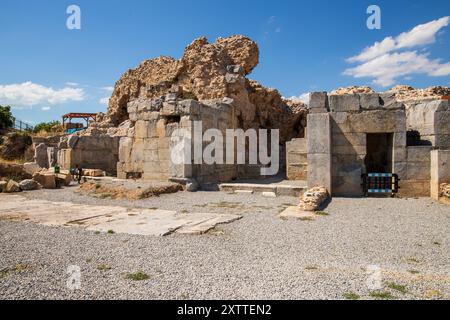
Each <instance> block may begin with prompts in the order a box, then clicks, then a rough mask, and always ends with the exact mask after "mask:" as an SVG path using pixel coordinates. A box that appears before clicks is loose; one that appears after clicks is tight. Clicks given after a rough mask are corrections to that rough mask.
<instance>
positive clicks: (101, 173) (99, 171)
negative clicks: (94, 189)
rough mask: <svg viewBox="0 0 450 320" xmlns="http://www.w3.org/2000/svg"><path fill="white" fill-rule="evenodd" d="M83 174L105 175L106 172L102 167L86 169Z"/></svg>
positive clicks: (92, 175)
mask: <svg viewBox="0 0 450 320" xmlns="http://www.w3.org/2000/svg"><path fill="white" fill-rule="evenodd" d="M83 176H86V177H104V176H105V173H104V172H103V170H100V169H84V170H83Z"/></svg>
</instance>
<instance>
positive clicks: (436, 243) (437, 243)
mask: <svg viewBox="0 0 450 320" xmlns="http://www.w3.org/2000/svg"><path fill="white" fill-rule="evenodd" d="M433 244H435V245H437V246H440V245H441V243H440V242H437V241H435V242H433Z"/></svg>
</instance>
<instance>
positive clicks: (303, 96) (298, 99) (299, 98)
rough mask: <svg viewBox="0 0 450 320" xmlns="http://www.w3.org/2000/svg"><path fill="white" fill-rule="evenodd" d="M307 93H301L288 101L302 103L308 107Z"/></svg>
mask: <svg viewBox="0 0 450 320" xmlns="http://www.w3.org/2000/svg"><path fill="white" fill-rule="evenodd" d="M309 94H310V93H309V92H306V93H302V94H300V95H299V96H293V97H290V98H289V100H292V101H295V102H302V103H304V104H307V105H309Z"/></svg>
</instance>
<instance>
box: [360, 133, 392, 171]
mask: <svg viewBox="0 0 450 320" xmlns="http://www.w3.org/2000/svg"><path fill="white" fill-rule="evenodd" d="M393 141H394V134H392V133H368V134H367V154H366V157H365V159H364V164H365V166H366V171H367V173H392V154H393Z"/></svg>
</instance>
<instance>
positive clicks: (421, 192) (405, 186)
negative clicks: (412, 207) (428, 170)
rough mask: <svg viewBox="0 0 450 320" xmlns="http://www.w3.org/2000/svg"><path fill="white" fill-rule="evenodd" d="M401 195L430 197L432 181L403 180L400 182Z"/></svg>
mask: <svg viewBox="0 0 450 320" xmlns="http://www.w3.org/2000/svg"><path fill="white" fill-rule="evenodd" d="M399 187H400V189H399V192H398V195H399V196H400V197H429V196H430V181H429V180H401V181H400V182H399Z"/></svg>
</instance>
